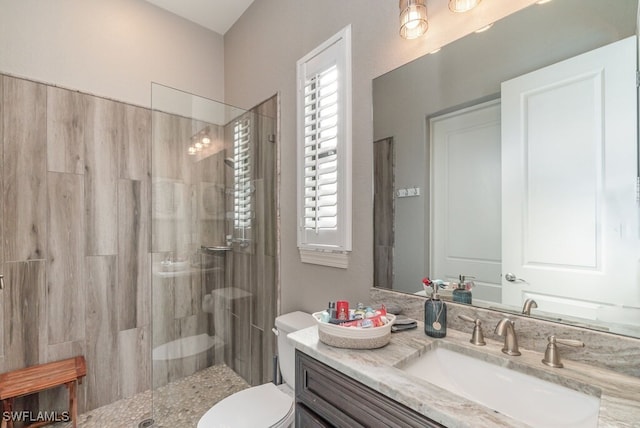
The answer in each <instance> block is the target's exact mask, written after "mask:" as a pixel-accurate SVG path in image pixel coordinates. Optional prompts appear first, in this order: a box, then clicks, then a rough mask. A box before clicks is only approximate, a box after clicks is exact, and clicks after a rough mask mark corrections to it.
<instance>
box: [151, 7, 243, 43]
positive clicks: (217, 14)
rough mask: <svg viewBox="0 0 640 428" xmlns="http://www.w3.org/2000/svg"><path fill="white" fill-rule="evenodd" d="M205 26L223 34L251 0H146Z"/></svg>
mask: <svg viewBox="0 0 640 428" xmlns="http://www.w3.org/2000/svg"><path fill="white" fill-rule="evenodd" d="M147 1H148V2H149V3H153V4H155V5H156V6H158V7H161V8H162V9H165V10H168V11H169V12H171V13H174V14H176V15H178V16H181V17H183V18H185V19H188V20H189V21H193V22H195V23H196V24H200V25H202V26H203V27H205V28H208V29H210V30H213V31H215V32H216V33H218V34H222V35H224V33H226V32H227V30H228V29H229V28H231V26H232V25H233V23H234V22H236V21H237V20H238V18H240V15H242V14H243V13H244V11H245V10H247V8H248V7H249V6H250V5H251V3H253V0H147Z"/></svg>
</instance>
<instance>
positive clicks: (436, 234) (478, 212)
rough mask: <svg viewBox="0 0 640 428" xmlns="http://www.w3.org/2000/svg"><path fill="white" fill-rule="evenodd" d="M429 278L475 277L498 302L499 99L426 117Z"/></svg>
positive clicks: (478, 292)
mask: <svg viewBox="0 0 640 428" xmlns="http://www.w3.org/2000/svg"><path fill="white" fill-rule="evenodd" d="M429 129H430V141H431V162H430V165H431V222H430V223H431V250H430V254H431V272H430V275H431V277H432V278H433V279H443V280H454V279H457V278H458V275H460V274H463V275H472V276H475V278H476V279H475V283H476V288H475V289H474V290H473V298H474V300H488V301H494V302H499V301H500V272H501V270H500V256H501V254H500V253H501V250H500V100H495V101H490V102H487V103H483V104H479V105H477V106H473V107H469V108H465V109H462V110H458V111H455V112H453V113H449V114H446V115H442V116H438V117H434V118H431V119H430V121H429Z"/></svg>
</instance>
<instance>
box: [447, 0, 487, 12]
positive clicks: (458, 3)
mask: <svg viewBox="0 0 640 428" xmlns="http://www.w3.org/2000/svg"><path fill="white" fill-rule="evenodd" d="M480 1H481V0H449V9H450V10H451V12H456V13H463V12H468V11H470V10H471V9H473V8H474V7H476V6H477V5H478V4H479V3H480Z"/></svg>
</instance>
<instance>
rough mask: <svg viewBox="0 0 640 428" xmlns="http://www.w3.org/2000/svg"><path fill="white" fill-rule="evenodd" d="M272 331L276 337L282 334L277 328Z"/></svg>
mask: <svg viewBox="0 0 640 428" xmlns="http://www.w3.org/2000/svg"><path fill="white" fill-rule="evenodd" d="M271 331H272V332H273V334H275V335H276V336H279V335H280V332H279V331H278V329H277V328H275V327H273V328H272V329H271Z"/></svg>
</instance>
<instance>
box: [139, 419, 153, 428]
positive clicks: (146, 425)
mask: <svg viewBox="0 0 640 428" xmlns="http://www.w3.org/2000/svg"><path fill="white" fill-rule="evenodd" d="M153 423H154V422H153V419H151V418H149V419H145V420H143V421H142V422H140V423H139V424H138V428H149V427H150V426H153Z"/></svg>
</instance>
